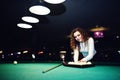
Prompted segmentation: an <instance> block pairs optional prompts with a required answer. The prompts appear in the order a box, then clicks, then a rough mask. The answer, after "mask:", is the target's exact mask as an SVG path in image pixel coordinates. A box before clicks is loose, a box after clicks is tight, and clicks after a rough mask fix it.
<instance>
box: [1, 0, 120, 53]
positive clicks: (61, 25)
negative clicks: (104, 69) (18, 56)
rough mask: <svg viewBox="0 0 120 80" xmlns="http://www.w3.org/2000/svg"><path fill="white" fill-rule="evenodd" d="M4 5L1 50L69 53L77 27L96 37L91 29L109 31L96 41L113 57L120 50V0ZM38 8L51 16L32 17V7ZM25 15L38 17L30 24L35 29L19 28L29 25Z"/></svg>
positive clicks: (28, 0) (21, 0) (20, 0)
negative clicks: (42, 7)
mask: <svg viewBox="0 0 120 80" xmlns="http://www.w3.org/2000/svg"><path fill="white" fill-rule="evenodd" d="M0 4H1V5H0V10H1V11H0V49H1V50H4V51H9V52H10V51H19V50H25V49H28V50H33V51H34V50H35V51H36V50H39V49H45V50H50V51H52V50H53V51H55V50H65V49H68V48H69V38H68V37H67V36H68V35H69V34H70V32H71V30H72V29H73V28H75V27H82V28H84V29H85V30H87V31H88V32H89V33H90V34H91V35H92V34H93V33H92V32H90V31H89V30H90V29H91V28H93V27H95V26H96V25H98V26H104V27H106V28H109V30H108V31H105V32H104V37H103V38H98V39H96V38H95V46H96V49H97V50H98V52H100V53H103V52H104V53H105V51H107V52H108V53H109V52H110V53H112V54H113V52H114V53H117V51H118V50H119V49H120V38H119V37H120V31H119V30H120V29H119V26H120V0H66V1H65V2H64V3H62V4H59V5H51V4H48V3H45V2H44V1H43V0H41V2H40V1H39V0H12V1H11V0H2V1H1V3H0ZM34 5H44V6H46V7H48V8H50V9H51V13H50V14H49V15H46V16H39V15H35V14H32V13H30V12H29V8H30V7H31V6H34ZM23 16H33V17H36V18H38V19H39V20H40V22H39V23H35V24H33V23H32V24H31V23H28V24H31V25H32V26H33V28H32V29H23V28H19V27H17V24H18V23H27V22H24V21H22V20H21V17H23ZM92 36H93V35H92ZM117 37H118V38H117Z"/></svg>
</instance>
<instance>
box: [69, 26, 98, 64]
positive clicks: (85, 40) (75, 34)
mask: <svg viewBox="0 0 120 80" xmlns="http://www.w3.org/2000/svg"><path fill="white" fill-rule="evenodd" d="M70 46H71V49H72V50H73V53H74V56H73V60H74V62H87V61H90V60H91V59H92V58H93V56H94V55H95V54H96V50H95V46H94V39H93V38H92V37H90V36H88V34H87V33H86V32H85V31H84V30H83V29H81V28H75V29H73V30H72V32H71V34H70ZM80 54H82V55H83V57H82V58H81V59H79V55H80Z"/></svg>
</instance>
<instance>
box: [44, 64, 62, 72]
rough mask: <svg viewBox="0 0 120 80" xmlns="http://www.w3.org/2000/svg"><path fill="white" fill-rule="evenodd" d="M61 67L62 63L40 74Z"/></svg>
mask: <svg viewBox="0 0 120 80" xmlns="http://www.w3.org/2000/svg"><path fill="white" fill-rule="evenodd" d="M61 65H62V63H61V64H59V65H57V66H54V67H52V68H49V69H47V70H44V71H42V73H46V72H48V71H50V70H53V69H55V68H57V67H59V66H61Z"/></svg>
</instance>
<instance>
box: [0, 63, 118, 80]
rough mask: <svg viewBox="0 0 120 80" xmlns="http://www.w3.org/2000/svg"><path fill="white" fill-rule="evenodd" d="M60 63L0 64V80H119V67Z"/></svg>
mask: <svg viewBox="0 0 120 80" xmlns="http://www.w3.org/2000/svg"><path fill="white" fill-rule="evenodd" d="M59 64H60V63H52V62H49V63H18V64H17V65H14V64H12V63H2V64H0V80H119V78H120V66H113V65H95V66H94V67H88V68H75V67H66V66H63V65H61V66H59V67H56V68H54V69H52V70H50V71H48V72H46V73H42V71H45V70H47V69H50V68H53V67H55V66H57V65H59Z"/></svg>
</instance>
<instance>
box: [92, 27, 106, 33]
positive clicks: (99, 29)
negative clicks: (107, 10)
mask: <svg viewBox="0 0 120 80" xmlns="http://www.w3.org/2000/svg"><path fill="white" fill-rule="evenodd" d="M106 30H108V28H105V27H103V26H96V27H94V28H92V29H90V31H91V32H95V31H106Z"/></svg>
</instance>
